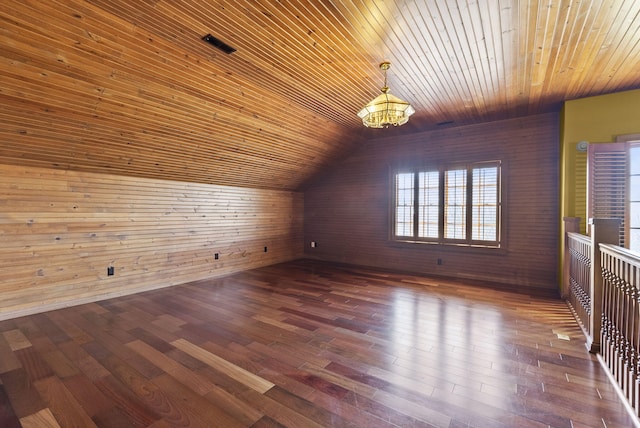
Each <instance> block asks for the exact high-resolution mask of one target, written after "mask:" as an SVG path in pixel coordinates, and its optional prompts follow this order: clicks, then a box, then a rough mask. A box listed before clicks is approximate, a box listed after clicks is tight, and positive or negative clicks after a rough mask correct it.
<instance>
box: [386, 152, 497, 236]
mask: <svg viewBox="0 0 640 428" xmlns="http://www.w3.org/2000/svg"><path fill="white" fill-rule="evenodd" d="M500 200H501V198H500V162H499V161H493V162H482V163H472V164H468V165H462V166H457V167H454V168H451V169H443V170H438V169H432V170H430V169H424V170H414V171H402V172H398V173H396V174H395V175H394V198H393V207H394V210H393V212H394V214H393V231H394V232H393V236H392V239H394V240H397V241H412V242H416V241H418V242H420V241H422V242H436V243H450V244H457V245H477V246H486V247H499V246H500V210H501V205H500Z"/></svg>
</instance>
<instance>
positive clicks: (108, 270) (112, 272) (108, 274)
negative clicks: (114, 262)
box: [107, 266, 116, 276]
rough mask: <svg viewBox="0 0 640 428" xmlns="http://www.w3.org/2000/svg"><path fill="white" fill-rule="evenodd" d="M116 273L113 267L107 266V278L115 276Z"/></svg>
mask: <svg viewBox="0 0 640 428" xmlns="http://www.w3.org/2000/svg"><path fill="white" fill-rule="evenodd" d="M115 273H116V271H115V269H114V267H113V266H107V276H113V275H115Z"/></svg>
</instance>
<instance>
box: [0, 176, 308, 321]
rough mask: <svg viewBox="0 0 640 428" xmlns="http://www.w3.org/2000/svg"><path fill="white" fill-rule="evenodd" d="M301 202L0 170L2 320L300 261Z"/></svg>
mask: <svg viewBox="0 0 640 428" xmlns="http://www.w3.org/2000/svg"><path fill="white" fill-rule="evenodd" d="M303 202H304V201H303V194H302V193H299V192H287V191H276V190H260V189H250V188H240V187H228V186H216V185H209V184H196V183H183V182H176V181H164V180H154V179H141V178H128V177H120V176H113V175H99V174H92V173H78V172H70V171H60V170H53V169H40V168H30V167H19V166H8V165H0V241H1V245H0V319H5V318H11V317H14V316H17V315H21V314H27V313H33V312H39V311H44V310H49V309H53V308H56V307H62V306H67V305H71V304H76V303H82V302H87V301H93V300H98V299H102V298H106V297H110V296H116V295H123V294H130V293H134V292H139V291H143V290H149V289H154V288H159V287H165V286H170V285H175V284H180V283H185V282H188V281H193V280H199V279H203V278H208V277H214V276H221V275H225V274H229V273H232V272H237V271H241V270H246V269H251V268H255V267H259V266H265V265H270V264H274V263H278V262H282V261H288V260H292V259H296V258H299V257H300V256H301V255H302V253H303V247H302V233H303ZM265 248H266V252H265ZM215 253H218V254H219V258H218V259H217V260H216V259H215V257H214V255H215ZM108 266H113V267H114V271H115V275H113V276H107V267H108Z"/></svg>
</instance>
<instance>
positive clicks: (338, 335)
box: [0, 260, 634, 428]
mask: <svg viewBox="0 0 640 428" xmlns="http://www.w3.org/2000/svg"><path fill="white" fill-rule="evenodd" d="M633 424H634V421H633V419H632V418H631V417H630V416H629V415H628V413H627V412H626V410H625V408H624V406H623V404H622V402H621V401H620V399H619V398H618V396H617V395H616V392H615V389H614V388H613V386H612V385H611V384H610V382H609V380H608V379H607V377H606V375H605V373H604V371H603V369H602V368H601V367H600V365H599V363H598V361H597V360H596V358H595V357H594V356H592V355H590V354H588V353H587V351H586V348H585V346H584V338H583V336H582V333H581V331H580V329H579V327H578V326H577V324H576V323H575V321H574V319H573V317H572V316H571V314H570V312H569V310H568V309H567V307H566V305H565V303H564V302H563V301H561V300H559V299H555V298H552V297H545V296H530V295H527V294H516V293H510V292H506V291H501V290H497V289H488V288H481V287H478V286H473V285H465V284H464V283H461V282H460V281H452V280H444V279H434V278H431V279H430V278H425V277H417V276H411V275H404V274H397V273H387V272H381V271H375V270H368V269H361V268H354V267H345V266H337V265H330V264H324V263H320V262H313V261H305V260H303V261H297V262H291V263H286V264H281V265H275V266H270V267H266V268H261V269H257V270H253V271H247V272H243V273H239V274H235V275H232V276H229V277H226V278H222V279H216V280H211V281H201V282H198V283H191V284H187V285H184V286H179V287H173V288H167V289H162V290H158V291H153V292H148V293H143V294H138V295H133V296H126V297H122V298H116V299H111V300H106V301H102V302H97V303H92V304H87V305H82V306H77V307H72V308H67V309H62V310H57V311H53V312H47V313H44V314H39V315H34V316H28V317H23V318H18V319H14V320H8V321H4V322H0V426H1V427H18V426H21V425H22V426H24V427H46V426H61V427H89V426H100V427H119V428H120V427H135V426H152V427H170V426H182V427H200V426H202V427H205V426H222V427H278V426H289V427H332V426H333V427H351V426H353V427H389V426H401V427H425V426H426V427H428V426H436V427H548V426H551V427H567V428H569V427H572V428H577V427H606V428H612V427H630V426H633Z"/></svg>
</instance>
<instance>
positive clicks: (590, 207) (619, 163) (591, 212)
mask: <svg viewBox="0 0 640 428" xmlns="http://www.w3.org/2000/svg"><path fill="white" fill-rule="evenodd" d="M627 154H628V153H627V144H626V143H611V144H589V148H588V159H587V175H588V178H589V182H588V191H587V216H588V218H616V219H620V221H621V225H620V246H626V242H627V240H628V237H627V236H626V233H625V230H626V221H627V220H626V212H627V201H628V200H629V199H628V197H627V194H626V188H627V180H628V175H629V174H628V172H627Z"/></svg>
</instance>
